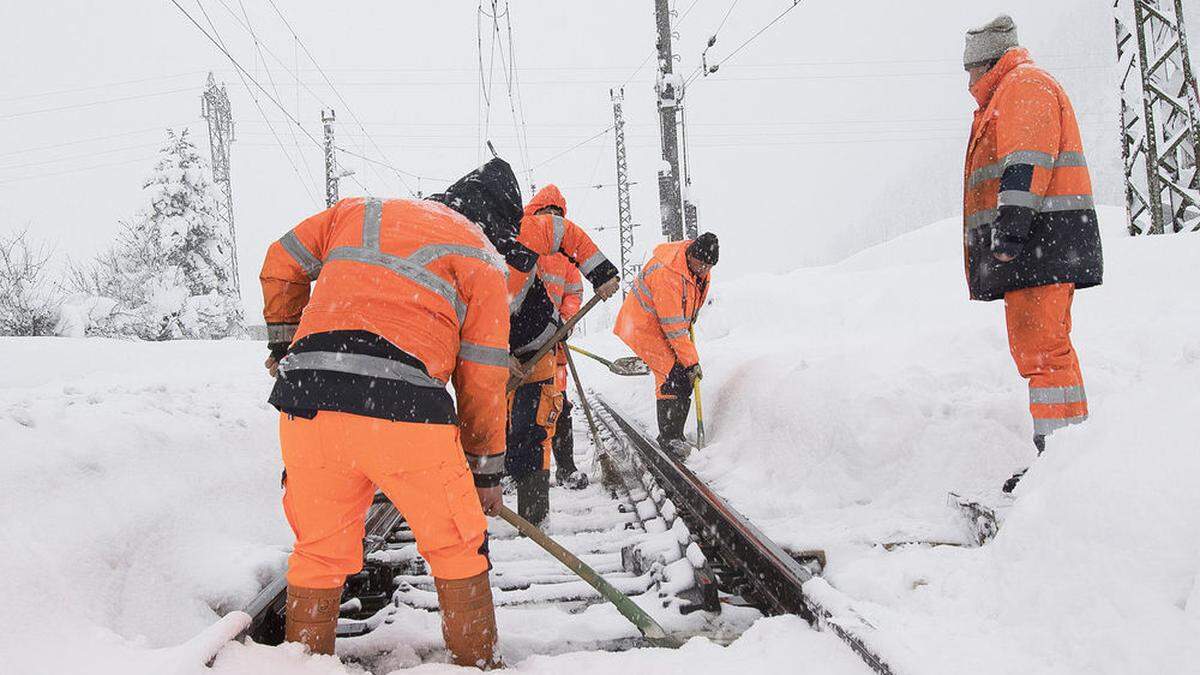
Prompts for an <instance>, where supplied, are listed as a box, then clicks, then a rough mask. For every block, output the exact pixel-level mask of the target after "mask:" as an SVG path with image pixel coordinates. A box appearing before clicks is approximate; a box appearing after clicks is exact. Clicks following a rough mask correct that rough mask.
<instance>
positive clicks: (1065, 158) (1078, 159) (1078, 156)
mask: <svg viewBox="0 0 1200 675" xmlns="http://www.w3.org/2000/svg"><path fill="white" fill-rule="evenodd" d="M1060 166H1063V167H1067V166H1087V158H1085V157H1084V156H1083V153H1082V152H1060V153H1059V154H1058V159H1057V160H1055V161H1054V168H1056V169H1057V168H1058V167H1060Z"/></svg>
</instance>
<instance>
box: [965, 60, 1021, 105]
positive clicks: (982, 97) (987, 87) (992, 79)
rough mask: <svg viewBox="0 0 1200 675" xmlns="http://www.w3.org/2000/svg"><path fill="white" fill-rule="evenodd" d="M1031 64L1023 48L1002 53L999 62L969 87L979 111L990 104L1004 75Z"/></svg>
mask: <svg viewBox="0 0 1200 675" xmlns="http://www.w3.org/2000/svg"><path fill="white" fill-rule="evenodd" d="M1026 63H1033V59H1032V58H1030V56H1029V50H1028V49H1025V48H1024V47H1014V48H1012V49H1010V50H1008V51H1007V52H1005V53H1004V56H1002V57H1000V61H999V62H998V63H996V65H995V66H993V67H992V69H991V70H989V71H988V72H987V74H986V75H984V76H983V77H982V78H980V79H979V81H978V82H976V83H975V86H973V87H971V95H972V96H974V97H975V101H976V102H978V103H979V109H980V110H982V109H984V108H986V107H987V106H988V103H991V101H992V96H994V95H995V94H996V89H998V88H999V87H1000V82H1001V81H1002V80H1003V79H1004V76H1005V75H1008V74H1009V73H1010V72H1012V70H1013V68H1016V67H1017V66H1021V65H1025V64H1026Z"/></svg>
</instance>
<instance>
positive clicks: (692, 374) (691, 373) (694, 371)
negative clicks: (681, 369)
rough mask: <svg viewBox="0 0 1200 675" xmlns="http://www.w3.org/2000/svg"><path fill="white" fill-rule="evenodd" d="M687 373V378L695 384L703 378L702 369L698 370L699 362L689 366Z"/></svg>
mask: <svg viewBox="0 0 1200 675" xmlns="http://www.w3.org/2000/svg"><path fill="white" fill-rule="evenodd" d="M687 374H688V379H689V380H691V381H692V384H695V383H696V382H697V381H698V380H703V379H704V371H702V370H700V364H699V363H697V364H696V365H694V366H692V367H691V368H688V369H687Z"/></svg>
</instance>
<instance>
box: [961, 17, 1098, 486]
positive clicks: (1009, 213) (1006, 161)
mask: <svg viewBox="0 0 1200 675" xmlns="http://www.w3.org/2000/svg"><path fill="white" fill-rule="evenodd" d="M963 62H964V66H965V68H966V70H967V72H968V73H969V75H970V91H971V94H972V95H973V96H974V97H975V99H976V101H977V102H978V103H979V108H978V110H976V112H975V120H974V124H973V125H972V128H971V138H970V144H969V146H968V148H967V162H966V168H965V173H964V197H963V206H964V208H963V216H964V220H963V253H964V255H965V258H966V259H965V263H966V265H965V267H966V273H967V285H968V287H969V290H970V296H971V299H973V300H983V301H991V300H1000V299H1003V300H1004V309H1005V316H1006V322H1007V326H1008V340H1009V347H1010V351H1011V353H1012V357H1013V359H1014V361H1015V362H1016V366H1017V370H1018V371H1019V372H1020V374H1021V376H1022V377H1024V378H1026V379H1027V380H1029V410H1030V412H1031V413H1032V415H1033V434H1034V435H1033V442H1034V446H1035V447H1036V449H1037V452H1038V454H1039V455H1040V454H1041V453H1042V451H1044V450H1045V443H1046V436H1048V435H1050V434H1051V433H1053V432H1054V431H1055V430H1057V429H1061V428H1063V427H1066V426H1068V425H1071V424H1077V423H1079V422H1082V421H1084V420H1085V419H1087V413H1088V408H1087V397H1086V395H1085V394H1084V390H1083V375H1082V373H1081V372H1080V369H1079V359H1078V357H1077V355H1076V353H1075V349H1074V347H1073V346H1072V344H1071V301H1072V299H1073V298H1074V295H1075V291H1076V289H1080V288H1088V287H1090V286H1097V285H1099V284H1100V283H1101V281H1102V277H1103V257H1102V254H1101V249H1100V233H1099V229H1098V227H1097V222H1096V212H1095V210H1094V207H1093V204H1092V185H1091V180H1090V178H1089V175H1088V168H1087V162H1086V161H1085V159H1084V154H1083V145H1082V142H1081V140H1080V135H1079V126H1078V124H1077V123H1076V120H1075V111H1074V109H1073V108H1072V107H1071V101H1070V99H1068V98H1067V94H1066V92H1065V91H1063V88H1062V86H1060V85H1059V83H1058V82H1057V81H1055V80H1054V78H1052V77H1051V76H1050V75H1049V74H1048V73H1046V71H1044V70H1042V69H1041V68H1039V67H1037V66H1036V65H1034V63H1033V60H1032V59H1031V58H1030V56H1029V52H1028V51H1027V50H1025V49H1023V48H1022V47H1020V46H1019V43H1018V42H1017V28H1016V25H1015V24H1014V23H1013V20H1012V19H1011V18H1009V17H1007V16H1000V17H998V18H996V19H995V20H993V21H992V22H991V23H988V24H987V25H984V26H982V27H980V28H976V29H973V30H970V31H968V32H967V37H966V50H965V56H964V60H963ZM1025 471H1026V469H1022V470H1021V471H1018V472H1017V473H1016V474H1014V475H1013V476H1012V478H1010V479H1009V480H1008V481H1006V482H1005V484H1004V491H1005V492H1011V491H1012V490H1013V488H1014V487H1016V485H1017V482H1018V481H1019V480H1020V479H1021V477H1022V476H1023V475H1024V473H1025Z"/></svg>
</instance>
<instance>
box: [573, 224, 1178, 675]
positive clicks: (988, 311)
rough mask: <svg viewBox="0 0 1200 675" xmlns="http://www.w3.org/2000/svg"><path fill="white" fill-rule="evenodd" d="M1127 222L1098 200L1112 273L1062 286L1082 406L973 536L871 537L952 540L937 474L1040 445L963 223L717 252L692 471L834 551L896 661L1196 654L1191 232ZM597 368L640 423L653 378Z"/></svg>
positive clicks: (1087, 668) (1080, 666) (954, 525)
mask: <svg viewBox="0 0 1200 675" xmlns="http://www.w3.org/2000/svg"><path fill="white" fill-rule="evenodd" d="M1123 216H1124V213H1123V212H1122V211H1121V210H1119V209H1103V210H1102V213H1101V220H1102V225H1103V226H1104V228H1105V271H1106V284H1105V285H1104V286H1102V287H1100V288H1096V289H1090V290H1085V291H1080V292H1079V293H1078V294H1077V295H1076V301H1075V308H1074V310H1075V311H1074V326H1075V329H1074V341H1075V346H1076V348H1077V349H1078V351H1079V353H1080V355H1081V359H1082V366H1083V372H1084V379H1085V382H1086V385H1087V391H1088V398H1089V402H1090V407H1091V415H1092V419H1091V421H1090V422H1089V423H1088V424H1087V425H1084V426H1080V427H1075V428H1071V429H1069V430H1067V431H1065V432H1061V433H1059V434H1057V435H1055V436H1054V437H1053V438H1052V439H1050V442H1049V448H1048V450H1047V453H1046V455H1045V456H1044V458H1043V459H1042V460H1041V461H1040V462H1038V463H1037V464H1035V465H1034V468H1033V470H1031V471H1030V473H1029V474H1028V475H1027V476H1026V478H1025V480H1024V481H1023V482H1022V484H1021V487H1020V488H1019V490H1018V496H1019V499H1018V500H1017V504H1016V506H1015V507H1014V508H1013V509H1012V511H1011V512H1010V514H1009V519H1008V522H1007V523H1006V525H1005V526H1004V529H1003V530H1002V531H1001V533H1000V535H999V536H998V537H997V538H996V540H995V541H994V542H993V543H992V544H990V545H988V546H986V547H983V548H980V549H963V548H957V547H938V548H927V547H907V548H900V549H897V550H894V551H891V552H888V551H887V550H885V549H884V548H882V547H879V546H874V544H882V543H892V542H904V541H912V540H924V541H930V540H933V541H938V540H943V541H962V540H964V537H965V533H964V531H963V528H962V520H961V518H959V517H958V516H957V514H956V513H955V512H953V511H951V509H949V508H947V506H946V493H947V491H948V490H965V491H968V492H976V491H995V489H996V488H998V487H999V485H1000V483H1002V482H1003V480H1004V479H1005V478H1007V477H1008V476H1009V475H1010V474H1011V473H1012V472H1013V471H1014V470H1015V469H1017V468H1018V467H1020V466H1022V465H1024V464H1025V463H1028V462H1029V461H1030V460H1031V459H1032V458H1033V456H1034V449H1033V446H1032V443H1031V441H1030V439H1031V437H1032V423H1031V421H1030V420H1029V415H1028V412H1027V408H1026V389H1025V385H1024V382H1023V380H1021V379H1020V378H1019V376H1018V375H1017V373H1016V370H1015V367H1014V366H1013V364H1012V360H1011V358H1010V356H1009V354H1008V347H1007V342H1006V336H1005V329H1004V310H1003V305H1002V303H972V302H968V300H967V299H966V289H965V281H964V278H963V269H962V260H961V249H960V248H959V244H958V242H959V229H960V227H961V225H960V222H961V221H958V220H957V219H952V220H947V221H943V222H940V223H936V224H934V225H931V226H929V227H926V228H924V229H921V230H918V231H916V232H913V233H912V234H909V235H907V236H904V237H901V238H900V239H897V240H895V241H893V242H890V243H888V244H884V245H881V246H878V247H876V248H873V249H870V250H867V251H864V252H862V253H860V254H858V255H856V256H854V257H852V258H850V259H848V260H846V261H844V262H842V263H840V264H838V265H835V266H832V267H825V268H816V269H802V270H798V271H795V272H793V273H791V274H788V275H783V276H759V277H755V278H747V279H743V280H739V281H737V282H735V283H730V284H722V282H721V280H720V277H719V274H720V268H719V267H718V268H717V272H716V273H717V275H718V276H717V277H716V281H715V286H714V292H713V298H714V301H713V303H712V306H710V307H708V308H706V309H705V310H704V311H703V312H702V314H701V318H700V323H699V324H698V330H699V336H700V337H699V340H700V341H699V348H700V353H701V358H702V360H703V363H704V372H705V380H704V383H703V385H704V386H703V392H702V393H703V394H704V403H705V412H706V415H705V431H706V434H707V437H708V440H709V446H708V448H707V449H706V450H705V451H704V452H702V453H699V454H697V455H694V456H693V458H692V459H691V462H690V463H691V466H692V467H693V468H695V469H696V470H697V471H698V472H699V473H700V475H702V476H703V477H704V478H706V479H707V480H709V481H710V482H711V484H713V485H714V486H715V487H716V488H717V489H718V490H719V491H720V492H721V493H722V494H723V495H725V496H726V497H727V498H728V499H730V500H731V501H732V503H733V504H734V505H735V506H736V507H738V508H739V509H741V510H742V511H744V512H745V513H746V514H747V515H748V516H750V517H751V518H752V519H754V520H755V521H756V522H757V523H758V524H759V525H760V526H762V527H764V529H765V530H766V531H767V533H768V534H769V535H770V536H772V537H773V538H775V539H777V540H778V541H780V542H781V543H783V544H785V545H790V546H794V547H796V548H809V547H823V548H825V549H826V551H827V552H828V555H829V567H828V570H827V578H828V579H829V581H830V582H831V583H833V584H834V585H835V586H837V587H838V588H839V589H841V590H842V591H844V592H845V593H847V594H848V595H850V596H851V597H855V598H860V599H862V602H860V603H859V605H858V607H859V609H860V610H861V611H863V612H864V613H865V614H866V615H867V616H868V617H869V618H870V619H871V620H872V622H873V623H875V624H876V625H877V626H879V629H880V632H881V633H884V634H886V635H888V644H889V645H892V646H893V647H894V649H893V650H892V651H888V652H885V653H886V654H887V655H888V657H889V659H891V660H892V661H893V665H896V666H898V667H900V668H902V669H903V672H910V671H911V672H921V673H947V674H949V673H964V672H973V673H1014V672H1035V673H1047V672H1054V673H1060V672H1061V673H1084V672H1087V673H1152V672H1153V673H1185V672H1197V670H1198V669H1200V666H1197V663H1200V660H1198V659H1200V577H1198V574H1200V490H1197V486H1198V484H1200V445H1198V443H1197V438H1200V416H1198V415H1197V414H1196V411H1197V410H1198V409H1200V296H1197V295H1196V294H1195V293H1194V292H1192V291H1191V290H1189V289H1195V288H1197V286H1198V285H1200V264H1198V263H1200V238H1197V237H1158V238H1142V239H1131V238H1128V237H1126V236H1123V233H1122V232H1121V230H1120V228H1121V226H1122V222H1123ZM733 254H734V255H737V254H741V255H751V253H749V252H736V253H733ZM593 343H594V346H596V347H597V348H598V349H600V350H601V351H604V352H608V353H611V354H613V355H619V354H621V353H623V352H622V351H621V347H620V345H619V343H617V341H616V340H615V338H606V337H599V336H597V337H594V338H593ZM587 377H588V379H589V380H591V381H592V382H593V383H594V384H595V385H596V386H597V387H598V388H600V389H602V390H603V391H604V392H605V393H606V394H607V395H609V396H610V397H611V398H612V399H614V400H615V401H616V402H617V403H618V404H619V405H621V406H622V407H623V408H624V409H625V410H626V411H630V412H635V413H637V414H638V415H639V416H640V417H641V418H642V419H643V420H644V421H645V422H646V423H647V424H649V423H651V421H652V420H653V413H652V404H653V402H652V401H651V399H650V396H651V393H650V390H651V385H650V384H649V382H643V383H641V384H640V385H638V386H635V387H629V386H627V385H623V383H620V382H618V381H616V378H613V377H610V376H607V375H605V374H604V371H603V370H602V369H600V368H593V367H590V366H589V367H588V373H587Z"/></svg>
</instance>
